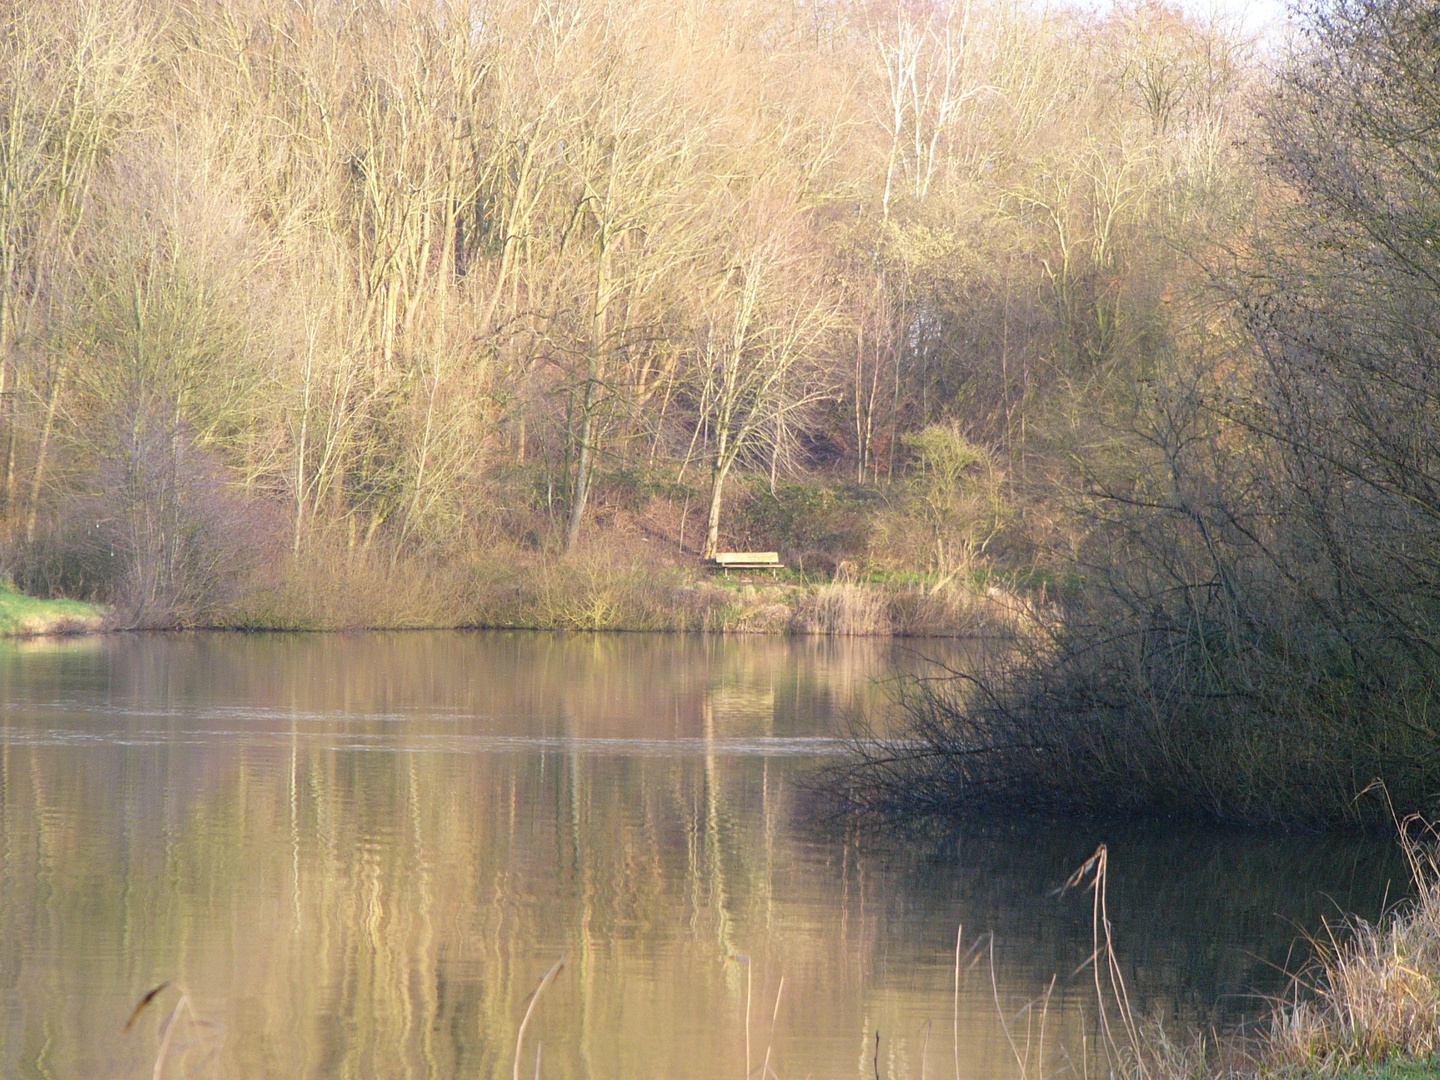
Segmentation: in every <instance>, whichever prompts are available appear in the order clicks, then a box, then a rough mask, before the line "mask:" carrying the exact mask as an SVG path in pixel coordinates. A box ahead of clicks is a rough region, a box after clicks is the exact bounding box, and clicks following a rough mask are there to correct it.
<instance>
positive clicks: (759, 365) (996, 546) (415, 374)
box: [0, 0, 1259, 622]
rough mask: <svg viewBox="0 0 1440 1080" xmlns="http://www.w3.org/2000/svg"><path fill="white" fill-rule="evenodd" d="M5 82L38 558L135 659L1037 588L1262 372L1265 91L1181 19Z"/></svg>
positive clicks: (8, 261)
mask: <svg viewBox="0 0 1440 1080" xmlns="http://www.w3.org/2000/svg"><path fill="white" fill-rule="evenodd" d="M0 47H3V57H0V79H3V89H0V105H3V109H4V116H3V120H0V133H3V140H4V142H3V150H0V169H3V173H0V381H3V391H4V396H3V402H4V408H3V417H0V457H3V463H0V471H3V474H4V475H3V481H0V486H3V491H0V498H3V515H4V519H3V527H4V531H5V535H6V537H7V541H8V545H9V550H10V552H11V557H10V558H11V562H12V563H13V564H14V567H15V572H16V574H17V577H19V578H21V579H22V580H23V581H24V582H25V583H28V584H30V585H32V587H36V588H40V589H42V590H48V591H61V592H69V593H71V594H85V595H90V596H95V597H99V598H101V599H105V600H109V601H112V602H117V603H119V604H120V605H121V606H122V607H124V608H125V609H126V610H127V611H129V612H130V613H131V615H132V616H133V617H134V618H136V619H137V620H138V621H141V622H146V621H150V622H154V621H159V622H165V621H176V620H178V621H181V622H185V621H197V620H198V621H205V620H206V618H209V617H214V615H215V613H216V612H217V611H221V610H225V609H226V606H227V605H231V606H233V603H234V602H235V598H236V595H237V590H239V591H240V592H241V593H244V592H245V591H246V590H251V591H253V589H254V588H255V587H256V586H257V583H258V584H261V585H264V586H265V587H266V588H268V589H270V593H269V595H270V597H271V599H270V601H268V603H270V604H271V607H272V608H273V610H270V611H269V614H270V615H271V616H273V617H274V618H279V619H282V620H283V618H284V617H286V613H287V612H288V614H289V615H291V616H293V617H295V618H297V619H303V618H306V617H317V618H322V620H323V616H322V615H317V614H316V613H317V611H319V610H320V609H321V608H324V607H325V604H326V603H333V602H335V599H334V597H330V598H329V599H326V598H325V597H321V596H320V593H322V592H324V593H334V592H340V593H344V592H346V591H350V592H356V593H374V592H377V591H391V592H393V590H395V589H397V588H401V587H402V586H401V582H402V581H403V582H408V583H410V585H411V586H412V588H413V589H415V590H417V591H418V593H420V594H423V593H424V592H426V591H427V590H429V589H431V587H432V585H433V583H434V582H435V581H436V580H437V578H436V575H437V574H440V575H441V576H442V577H444V576H445V575H447V574H448V575H452V576H453V574H454V573H455V570H454V567H455V566H456V564H457V563H467V564H471V565H472V568H473V572H474V574H478V575H479V576H480V577H485V576H486V574H487V573H488V571H487V570H486V569H485V568H486V567H491V568H493V567H494V566H497V565H499V566H503V567H506V568H514V567H518V566H525V567H529V568H530V569H531V571H532V572H533V573H537V574H538V573H542V572H544V571H545V570H546V568H549V567H560V566H562V565H563V564H564V561H565V558H566V556H567V553H568V556H569V558H570V559H571V560H574V559H577V558H583V559H588V560H589V561H588V562H587V563H586V565H587V566H592V567H593V566H595V565H597V564H604V565H605V566H608V567H612V568H613V567H615V566H619V565H622V564H623V565H628V564H631V563H634V562H636V561H637V560H638V561H639V562H641V563H643V564H644V565H647V566H652V567H661V568H663V567H668V566H670V565H672V564H684V563H686V562H687V561H688V562H690V563H693V562H694V561H695V556H696V555H698V554H703V553H706V552H709V551H712V550H714V549H715V548H716V546H717V545H718V546H720V547H722V548H723V547H725V546H727V545H733V544H737V543H749V544H759V545H763V546H765V547H767V548H779V549H782V550H783V551H784V552H785V553H786V555H787V556H789V557H790V559H791V561H792V562H793V561H795V560H797V559H798V560H799V561H800V562H801V563H802V564H803V563H804V562H805V558H806V556H807V555H809V556H810V558H809V566H810V567H811V568H814V569H823V570H825V571H827V572H832V571H833V570H834V569H835V566H836V565H837V563H845V564H847V565H853V566H855V567H856V568H857V570H858V571H860V572H864V571H867V570H874V571H887V572H896V571H906V570H910V571H915V572H918V573H921V574H924V575H928V580H929V582H930V585H931V586H932V587H933V586H934V585H935V584H936V583H937V582H941V583H945V582H948V581H950V580H951V579H955V578H957V577H963V578H966V579H967V580H968V579H969V577H971V576H973V570H974V568H975V567H976V566H977V565H980V564H984V563H987V562H988V561H990V560H992V559H993V558H999V559H1000V560H1001V561H1002V562H1006V563H1007V565H1015V566H1024V567H1027V568H1029V567H1033V566H1035V565H1037V564H1038V562H1039V561H1044V560H1045V559H1046V558H1048V554H1049V553H1050V552H1051V551H1052V550H1055V549H1056V543H1057V541H1059V542H1060V546H1061V547H1065V546H1067V545H1070V544H1071V543H1073V541H1074V540H1075V539H1076V538H1077V537H1078V536H1079V532H1080V531H1083V530H1081V529H1080V527H1077V525H1076V523H1075V522H1074V521H1072V520H1069V516H1070V508H1068V507H1066V506H1063V505H1061V501H1058V500H1057V498H1056V495H1057V493H1060V492H1065V491H1068V492H1069V493H1070V494H1078V493H1079V492H1080V490H1081V488H1082V487H1083V484H1084V482H1085V481H1084V477H1085V474H1086V471H1087V470H1088V469H1089V468H1090V467H1091V466H1092V465H1093V464H1094V463H1095V462H1096V461H1097V460H1099V459H1109V458H1113V457H1115V456H1116V451H1115V449H1114V448H1113V447H1112V446H1111V444H1112V443H1113V442H1114V441H1115V440H1116V439H1117V438H1121V439H1122V441H1123V439H1124V437H1123V436H1117V434H1116V432H1115V430H1114V429H1113V424H1111V423H1110V422H1109V421H1111V420H1112V419H1114V418H1115V417H1116V416H1120V415H1128V414H1129V413H1132V412H1133V411H1134V410H1135V409H1136V408H1137V407H1139V405H1140V403H1141V401H1142V399H1143V398H1144V395H1145V392H1146V391H1145V389H1144V388H1145V387H1147V386H1150V385H1152V384H1153V381H1154V378H1155V376H1156V372H1157V369H1161V368H1164V367H1165V366H1166V365H1167V363H1168V362H1169V361H1168V358H1169V357H1170V356H1171V354H1172V353H1174V352H1175V351H1176V350H1177V349H1179V350H1180V351H1182V352H1185V351H1189V349H1191V348H1192V347H1193V345H1194V342H1196V341H1200V340H1207V339H1209V338H1211V337H1213V338H1214V339H1215V345H1214V347H1215V348H1217V349H1220V348H1225V347H1227V345H1226V343H1227V342H1228V341H1229V340H1230V338H1229V337H1227V329H1226V328H1225V327H1222V326H1219V325H1217V324H1218V323H1223V322H1224V319H1223V318H1221V317H1219V316H1216V315H1213V314H1211V313H1210V312H1209V308H1208V307H1207V305H1209V306H1210V307H1213V306H1214V301H1213V298H1212V299H1208V300H1207V299H1204V298H1202V297H1201V296H1200V293H1199V292H1198V290H1197V285H1198V283H1199V282H1200V281H1201V280H1203V279H1204V278H1205V277H1206V272H1205V266H1204V265H1203V259H1202V258H1201V256H1202V254H1203V253H1202V251H1201V247H1202V245H1210V244H1213V243H1214V241H1215V239H1216V238H1217V237H1219V238H1228V237H1230V236H1231V235H1232V234H1234V232H1235V230H1236V229H1237V228H1238V227H1239V223H1241V222H1243V221H1245V220H1246V219H1247V217H1248V215H1249V214H1250V213H1251V211H1252V209H1253V190H1254V187H1255V180H1254V176H1253V175H1252V174H1253V172H1254V168H1253V163H1252V162H1251V161H1250V157H1249V156H1247V153H1246V151H1245V149H1244V146H1243V142H1244V140H1243V132H1244V129H1245V126H1246V124H1247V123H1249V116H1250V113H1249V111H1248V109H1249V105H1248V102H1249V96H1248V95H1249V94H1250V93H1251V92H1252V91H1253V90H1254V88H1255V83H1256V78H1257V73H1258V71H1259V69H1258V67H1256V66H1255V65H1254V64H1252V63H1251V59H1252V56H1251V52H1252V50H1251V49H1250V47H1249V46H1248V45H1247V44H1246V43H1245V42H1243V41H1242V40H1241V39H1240V38H1239V37H1238V35H1237V34H1236V33H1235V32H1234V31H1233V30H1231V29H1227V28H1225V27H1220V26H1210V25H1202V24H1200V23H1197V22H1195V21H1193V20H1191V19H1188V18H1187V17H1184V16H1182V15H1181V14H1180V13H1179V12H1178V11H1177V10H1176V9H1173V8H1170V7H1166V6H1164V5H1160V4H1142V5H1138V6H1137V5H1122V6H1121V7H1119V8H1117V9H1116V10H1115V11H1114V12H1113V13H1112V14H1110V15H1107V16H1104V17H1098V16H1095V15H1088V14H1082V13H1079V12H1075V11H1070V10H1068V9H1065V8H1063V7H1062V8H1050V9H1044V8H1042V7H1039V6H1030V5H1027V4H1023V3H1011V2H999V3H993V2H990V0H967V2H966V3H964V4H963V5H961V4H944V3H903V2H902V3H895V2H889V0H887V2H885V3H872V4H863V3H850V2H844V0H842V2H834V3H829V2H826V3H819V4H811V3H799V2H794V3H791V2H788V0H787V2H781V3H774V2H769V0H766V2H758V0H756V2H751V0H723V2H720V3H699V2H695V3H689V2H679V3H677V2H673V0H655V2H649V0H641V2H638V3H634V2H625V3H608V2H604V0H594V2H592V0H575V2H571V0H565V2H555V3H549V2H544V0H539V2H536V0H487V2H483V3H482V2H461V0H416V2H409V0H400V2H374V3H369V2H344V3H295V2H282V0H274V2H271V0H226V2H214V3H209V2H203V0H180V2H173V3H171V2H164V0H135V2H133V3H128V4H127V3H121V4H115V3H104V4H100V3H92V2H84V0H73V2H72V0H61V2H58V3H55V2H49V0H47V2H44V3H41V2H38V0H30V2H21V3H18V4H14V5H10V6H9V7H8V13H7V14H6V15H5V16H4V24H3V45H0ZM1251 156H1253V155H1251ZM1062 519H1063V520H1062ZM1062 534H1063V539H1062ZM596 572H597V573H598V572H599V571H596ZM317 575H322V576H324V577H326V578H327V581H328V584H325V585H324V586H323V588H322V587H321V586H317V585H314V583H313V582H310V583H309V584H306V585H304V586H302V585H300V584H298V582H301V581H309V579H313V578H314V577H316V576H317ZM472 576H473V575H472ZM490 576H492V577H493V573H492V574H491V575H490ZM445 580H446V581H450V578H449V577H446V578H445ZM423 582H428V583H430V584H420V583H423ZM276 590H279V591H278V592H277V591H276ZM441 591H442V592H447V593H448V592H449V586H448V585H447V586H445V587H443V588H441ZM317 605H318V607H317ZM357 605H358V606H355V607H354V608H353V611H354V612H355V613H357V614H356V615H355V617H356V618H364V617H365V612H366V611H369V610H371V609H368V608H366V607H365V605H364V604H363V603H358V602H357ZM423 606H424V605H423V604H422V607H423ZM432 606H434V607H435V610H434V611H432V612H431V613H430V614H431V615H432V617H433V619H434V620H435V621H441V622H444V621H451V622H454V621H465V615H464V612H462V611H458V610H449V609H448V608H446V607H445V605H444V604H437V605H432ZM326 610H329V609H328V608H327V609H326ZM335 610H339V609H338V608H336V609H335ZM387 610H388V609H386V608H385V607H384V606H383V605H380V606H378V607H375V608H374V609H373V612H374V615H373V617H374V618H377V619H379V620H380V621H384V619H385V617H386V612H387ZM252 614H253V612H252ZM421 614H423V612H422V613H421Z"/></svg>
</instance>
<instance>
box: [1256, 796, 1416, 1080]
mask: <svg viewBox="0 0 1440 1080" xmlns="http://www.w3.org/2000/svg"><path fill="white" fill-rule="evenodd" d="M1404 826H1405V827H1404V828H1403V829H1402V834H1409V833H1411V832H1413V830H1414V829H1415V828H1416V827H1421V828H1423V831H1424V835H1423V838H1422V839H1421V840H1419V841H1415V840H1408V839H1407V841H1406V850H1407V853H1408V855H1409V859H1410V868H1411V873H1412V875H1413V877H1414V887H1415V897H1414V898H1413V899H1412V900H1409V901H1407V902H1406V903H1405V904H1403V905H1401V906H1399V907H1397V908H1396V909H1395V910H1393V911H1392V912H1391V913H1390V914H1389V915H1388V916H1387V917H1386V918H1385V919H1383V920H1381V921H1380V922H1379V923H1369V922H1366V921H1364V920H1362V919H1351V920H1349V921H1348V922H1347V923H1346V924H1345V926H1344V928H1343V931H1342V933H1340V934H1339V935H1331V936H1329V937H1327V938H1326V939H1325V940H1322V941H1320V942H1318V943H1317V944H1318V946H1319V957H1318V959H1317V961H1316V971H1315V974H1314V976H1313V977H1312V978H1310V979H1306V980H1296V983H1295V986H1294V992H1293V994H1292V995H1291V998H1290V1000H1289V1001H1287V1002H1283V1003H1281V1004H1280V1005H1278V1006H1277V1008H1276V1009H1275V1012H1274V1013H1273V1016H1272V1025H1271V1030H1270V1032H1269V1035H1268V1038H1267V1045H1266V1057H1267V1060H1268V1062H1269V1064H1270V1066H1271V1067H1272V1068H1273V1069H1275V1070H1277V1071H1286V1070H1289V1071H1294V1070H1296V1069H1304V1070H1307V1071H1309V1072H1313V1073H1315V1074H1316V1075H1320V1076H1339V1075H1343V1074H1344V1073H1345V1072H1347V1071H1350V1070H1354V1069H1357V1068H1361V1067H1367V1066H1380V1065H1384V1064H1386V1063H1388V1062H1391V1061H1393V1060H1396V1059H1400V1060H1411V1061H1414V1060H1424V1059H1428V1058H1431V1057H1434V1056H1436V1055H1437V1054H1440V864H1437V855H1440V843H1437V841H1440V835H1437V833H1436V830H1435V827H1434V826H1431V825H1423V826H1421V825H1420V823H1419V820H1418V819H1415V818H1412V819H1410V820H1409V821H1407V822H1405V823H1404Z"/></svg>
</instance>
